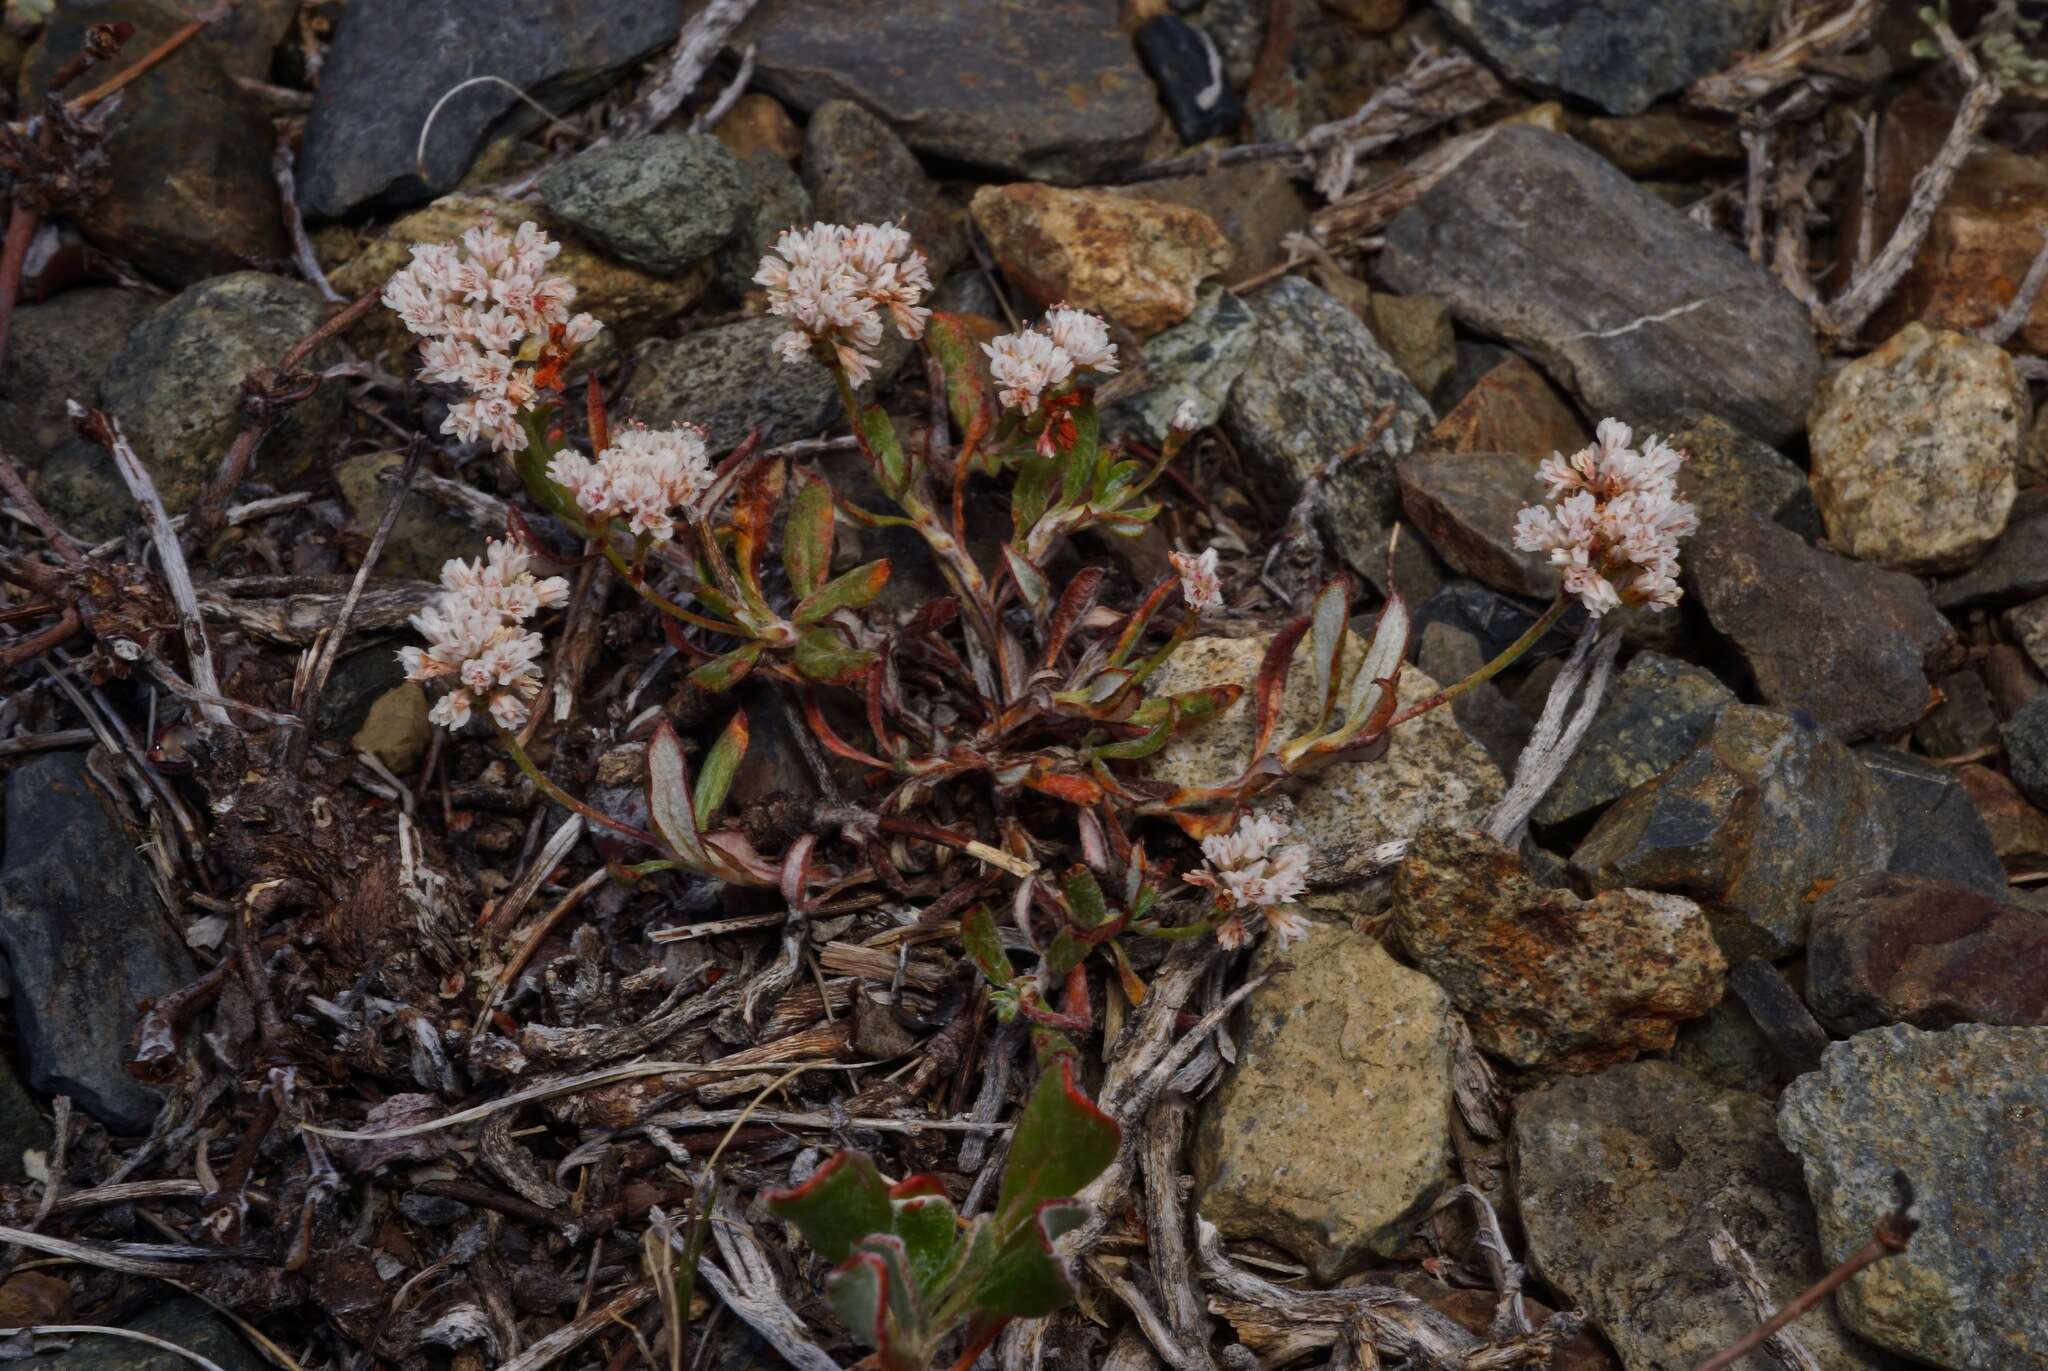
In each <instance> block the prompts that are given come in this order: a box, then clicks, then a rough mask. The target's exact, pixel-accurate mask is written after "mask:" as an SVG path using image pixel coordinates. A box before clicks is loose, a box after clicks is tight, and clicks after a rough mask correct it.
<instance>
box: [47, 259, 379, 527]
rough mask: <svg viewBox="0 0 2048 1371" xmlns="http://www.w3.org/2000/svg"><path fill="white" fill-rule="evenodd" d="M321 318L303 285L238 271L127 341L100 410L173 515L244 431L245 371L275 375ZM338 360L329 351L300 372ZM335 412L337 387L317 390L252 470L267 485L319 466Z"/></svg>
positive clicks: (193, 293) (160, 313) (155, 316)
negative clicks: (114, 423)
mask: <svg viewBox="0 0 2048 1371" xmlns="http://www.w3.org/2000/svg"><path fill="white" fill-rule="evenodd" d="M327 312H328V311H327V305H326V303H325V302H324V301H322V300H321V298H320V294H319V292H318V291H316V290H314V289H313V288H312V287H311V286H309V285H307V284H305V283H304V282H303V281H294V280H291V279H289V278H287V277H283V276H266V275H264V274H263V273H261V272H255V271H241V272H235V273H233V274H231V275H228V276H216V277H214V278H213V279H212V280H209V281H205V282H202V283H201V284H199V285H196V286H192V287H190V288H189V289H187V290H186V291H184V292H183V293H182V294H180V295H179V296H178V298H177V299H175V300H173V301H171V302H170V303H169V304H167V305H165V306H163V307H162V308H161V309H158V310H157V311H155V312H154V313H152V314H151V315H150V316H149V317H148V318H146V319H144V320H143V321H142V322H141V323H140V324H138V325H137V326H136V327H135V329H134V331H133V332H131V333H130V334H129V335H128V341H127V343H126V344H125V345H123V347H122V348H121V351H120V352H119V353H118V354H117V355H116V356H115V358H114V360H113V362H112V363H110V364H109V365H108V367H107V374H106V378H105V379H104V380H103V381H102V382H101V383H100V397H99V398H100V403H101V404H102V405H103V406H104V407H105V408H106V409H108V410H109V411H111V412H112V413H113V415H114V417H115V418H117V419H119V420H120V421H121V427H122V430H123V431H124V432H125V433H126V434H127V435H128V440H129V441H130V442H131V443H133V444H134V445H135V452H136V455H137V456H139V457H140V458H141V459H142V461H143V464H144V465H145V466H147V467H148V468H149V473H150V476H151V478H152V479H153V480H154V481H155V482H156V489H157V493H158V494H159V495H161V496H162V497H163V500H164V504H165V505H166V506H167V507H168V508H169V509H170V511H171V513H173V514H178V513H182V512H183V511H184V510H186V509H188V508H190V507H191V505H192V502H193V501H194V500H196V499H197V498H198V497H199V492H200V491H201V490H203V489H204V488H205V486H206V484H207V483H208V482H209V481H211V480H212V479H213V475H214V472H215V470H216V469H217V468H218V467H219V465H220V459H221V454H222V453H224V452H226V451H227V449H228V445H229V443H231V442H232V441H233V440H234V436H235V433H236V431H237V430H238V429H240V427H241V401H242V381H243V379H244V378H246V377H247V376H248V374H249V369H250V368H251V367H255V366H275V365H277V362H278V359H279V358H280V357H281V356H283V355H284V352H285V350H286V349H287V348H289V347H291V346H292V345H293V344H294V343H296V342H298V341H299V340H300V339H301V338H303V337H305V336H306V335H307V334H308V333H311V332H312V331H313V330H314V329H315V328H317V327H319V325H320V324H321V323H323V322H324V321H325V320H326V318H327ZM340 360H341V352H340V349H339V348H337V347H335V346H334V345H332V344H329V345H327V346H325V347H322V348H320V349H319V350H317V351H315V352H314V354H313V355H312V356H311V357H310V358H308V359H307V362H306V365H307V367H308V368H309V369H313V370H318V369H319V368H322V367H327V366H332V365H334V364H335V363H336V362H338V361H340ZM341 408H342V394H341V387H340V386H338V385H331V384H330V385H323V386H321V387H320V388H319V389H318V390H317V391H315V392H314V393H313V395H312V397H311V398H309V399H307V400H304V401H302V402H300V403H299V404H298V405H296V406H294V407H293V408H292V410H291V412H290V414H289V415H287V416H286V418H285V419H284V421H283V423H282V424H280V425H279V427H278V428H277V429H276V430H275V431H274V432H273V433H272V434H271V435H270V437H269V438H268V439H267V440H266V441H265V442H264V444H263V447H262V449H261V451H260V452H259V453H258V454H257V469H258V470H260V471H263V472H265V474H266V475H267V476H268V477H269V478H270V479H273V480H274V479H276V478H277V477H279V476H294V475H297V474H298V473H299V472H301V471H303V470H305V468H306V467H307V465H308V464H309V463H310V462H311V461H312V460H313V459H314V458H315V457H319V458H321V459H322V460H323V461H324V460H325V456H326V451H327V446H328V444H329V442H330V441H331V440H332V439H333V437H334V434H335V430H336V428H337V427H338V426H339V424H340V422H341ZM55 512H56V511H55V510H54V509H53V510H52V513H55Z"/></svg>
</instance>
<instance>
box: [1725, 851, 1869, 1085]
mask: <svg viewBox="0 0 2048 1371" xmlns="http://www.w3.org/2000/svg"><path fill="white" fill-rule="evenodd" d="M1858 879H1861V878H1860V877H1859V878H1858ZM1728 990H1729V992H1730V994H1731V995H1733V997H1734V998H1736V999H1738V1000H1740V1001H1742V1007H1743V1008H1744V1009H1746V1010H1748V1011H1749V1021H1750V1022H1751V1023H1753V1024H1755V1025H1756V1029H1757V1032H1758V1033H1759V1034H1761V1035H1762V1037H1763V1040H1764V1041H1765V1042H1767V1043H1769V1044H1770V1046H1771V1051H1772V1052H1773V1053H1774V1054H1775V1055H1776V1056H1777V1058H1778V1061H1779V1063H1780V1064H1781V1065H1783V1066H1784V1067H1785V1074H1786V1075H1787V1076H1788V1077H1789V1076H1799V1075H1804V1074H1805V1073H1806V1072H1808V1071H1811V1070H1813V1068H1815V1067H1816V1066H1819V1065H1820V1054H1821V1053H1823V1052H1825V1051H1826V1050H1827V1046H1828V1031H1827V1030H1826V1029H1825V1028H1822V1027H1821V1026H1820V1021H1819V1020H1818V1019H1816V1018H1814V1017H1813V1011H1812V1010H1810V1009H1808V1008H1807V1007H1806V1002H1805V1001H1803V1000H1801V999H1800V998H1799V992H1798V991H1796V990H1794V989H1793V988H1792V985H1791V983H1790V982H1789V981H1787V980H1786V979H1785V973H1784V972H1782V971H1780V970H1778V968H1777V967H1775V966H1773V965H1772V964H1771V963H1769V962H1767V961H1762V960H1760V959H1753V960H1751V961H1746V962H1744V963H1743V964H1742V965H1740V966H1738V967H1736V968H1735V970H1734V971H1732V972H1730V973H1729V975H1728Z"/></svg>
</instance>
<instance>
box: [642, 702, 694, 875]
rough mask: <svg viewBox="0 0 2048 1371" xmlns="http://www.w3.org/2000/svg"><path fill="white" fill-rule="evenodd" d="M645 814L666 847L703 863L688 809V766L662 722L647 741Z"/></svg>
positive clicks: (673, 735)
mask: <svg viewBox="0 0 2048 1371" xmlns="http://www.w3.org/2000/svg"><path fill="white" fill-rule="evenodd" d="M647 813H648V816H649V817H650V818H652V819H653V820H654V831H655V832H657V833H659V834H660V835H661V840H662V841H663V842H665V843H667V844H668V845H669V847H670V848H672V849H673V850H674V851H675V852H676V853H678V854H679V855H681V856H682V857H684V858H685V859H687V860H689V861H691V862H693V863H694V864H695V865H697V866H699V867H703V866H705V865H706V864H707V858H706V857H705V854H704V844H703V842H702V841H701V840H700V839H699V838H698V836H697V815H696V813H695V811H694V810H693V809H692V808H691V800H690V763H689V760H688V759H687V758H685V757H684V756H683V743H682V739H680V738H678V737H676V731H675V730H674V729H673V728H671V727H669V723H668V720H666V719H663V720H662V721H661V725H660V726H659V727H658V728H656V729H655V730H654V736H653V737H652V738H650V739H648V741H647Z"/></svg>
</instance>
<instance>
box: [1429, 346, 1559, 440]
mask: <svg viewBox="0 0 2048 1371" xmlns="http://www.w3.org/2000/svg"><path fill="white" fill-rule="evenodd" d="M1591 441H1592V438H1591V436H1590V435H1589V434H1587V432H1586V429H1585V426H1584V425H1583V424H1581V423H1580V422H1579V416H1578V415H1577V413H1575V412H1574V411H1573V409H1572V407H1571V406H1570V405H1569V404H1567V403H1566V402H1565V398H1564V397H1563V396H1562V395H1560V394H1558V393H1557V388H1556V387H1555V386H1553V385H1551V384H1550V382H1549V381H1547V380H1545V379H1544V377H1543V373H1542V372H1540V371H1538V370H1536V368H1535V367H1532V366H1530V365H1529V363H1528V362H1526V361H1524V360H1523V359H1522V358H1521V357H1519V356H1516V357H1510V358H1508V359H1507V360H1506V361H1505V362H1502V363H1501V364H1500V365H1499V366H1496V367H1495V368H1493V370H1491V371H1489V372H1487V373H1486V374H1485V375H1484V376H1482V377H1480V378H1479V381H1478V383H1477V384H1476V385H1474V386H1473V387H1472V389H1471V390H1469V391H1467V392H1465V395H1464V398H1462V399H1461V400H1459V401H1458V403H1457V404H1455V405H1453V406H1451V409H1450V412H1449V413H1447V414H1445V415H1444V417H1443V418H1441V419H1439V420H1437V425H1436V427H1435V428H1434V429H1432V430H1431V431H1430V433H1429V436H1428V437H1427V438H1425V439H1423V445H1424V446H1426V447H1428V448H1430V449H1432V450H1433V451H1437V452H1512V453H1514V454H1515V455H1516V456H1518V457H1527V458H1529V459H1530V460H1531V461H1532V462H1533V461H1537V460H1540V459H1542V458H1544V457H1548V456H1549V455H1550V454H1551V453H1553V452H1566V453H1570V452H1577V451H1578V450H1579V449H1580V448H1582V447H1584V446H1585V445H1586V444H1587V443H1589V442H1591Z"/></svg>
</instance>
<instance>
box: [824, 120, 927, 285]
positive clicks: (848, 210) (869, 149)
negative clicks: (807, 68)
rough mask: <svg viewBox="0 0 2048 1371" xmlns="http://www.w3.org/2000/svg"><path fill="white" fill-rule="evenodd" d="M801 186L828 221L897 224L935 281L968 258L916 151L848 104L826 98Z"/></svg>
mask: <svg viewBox="0 0 2048 1371" xmlns="http://www.w3.org/2000/svg"><path fill="white" fill-rule="evenodd" d="M803 165H804V188H805V189H806V190H808V191H809V192H810V193H811V203H812V205H813V206H814V207H815V209H816V211H817V215H818V217H819V218H820V219H823V220H824V221H825V222H826V223H830V224H884V223H887V224H896V225H898V226H899V227H901V228H902V229H903V230H904V231H905V232H907V233H909V234H910V236H911V237H912V238H914V239H916V240H917V245H918V247H919V249H921V250H922V251H923V253H924V255H925V259H926V265H927V266H929V267H930V269H931V277H932V279H933V280H934V281H936V280H938V279H939V278H940V277H942V276H944V275H945V274H946V273H947V272H949V271H951V270H952V269H953V265H954V264H955V263H956V262H958V261H960V260H961V259H962V258H963V257H965V256H966V255H967V240H966V236H965V234H963V233H962V231H961V228H960V225H959V223H958V222H956V220H955V217H954V212H953V211H950V210H949V209H948V208H947V207H946V205H945V204H944V203H943V202H942V201H941V200H940V198H939V188H938V186H937V185H936V184H935V183H934V182H933V181H932V179H931V177H929V176H927V175H925V171H924V168H923V167H922V166H920V165H919V164H918V160H917V154H915V153H913V152H912V151H911V150H910V149H909V148H907V147H905V146H904V145H903V140H902V139H901V138H898V137H897V136H896V132H895V130H893V129H891V128H890V127H889V126H888V125H887V124H886V123H884V122H882V120H880V119H878V118H876V117H875V116H874V115H873V114H870V113H869V112H868V111H867V110H866V109H864V108H863V107H861V106H860V105H857V104H855V103H854V102H853V101H851V100H828V101H826V102H825V103H824V104H822V105H820V106H819V107H818V110H817V112H816V113H815V114H813V115H812V116H811V123H810V127H809V128H808V129H806V130H805V132H804V164H803Z"/></svg>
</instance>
